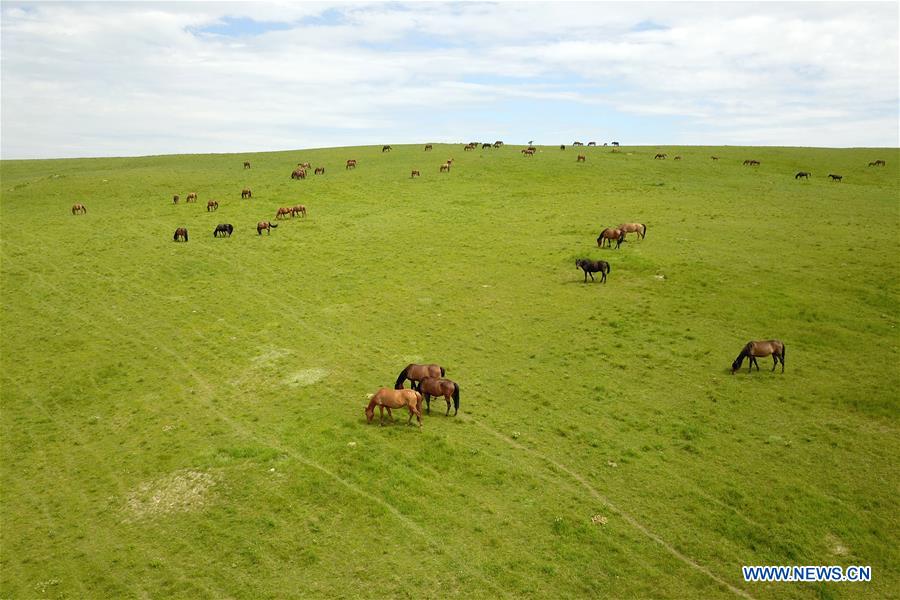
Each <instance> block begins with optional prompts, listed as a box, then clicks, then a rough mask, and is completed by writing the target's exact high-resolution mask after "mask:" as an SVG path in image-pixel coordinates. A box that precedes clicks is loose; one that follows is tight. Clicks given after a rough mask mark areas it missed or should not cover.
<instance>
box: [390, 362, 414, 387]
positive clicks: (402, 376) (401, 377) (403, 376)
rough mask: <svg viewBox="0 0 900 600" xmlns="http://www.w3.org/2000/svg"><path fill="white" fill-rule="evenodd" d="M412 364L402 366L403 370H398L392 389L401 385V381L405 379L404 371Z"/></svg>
mask: <svg viewBox="0 0 900 600" xmlns="http://www.w3.org/2000/svg"><path fill="white" fill-rule="evenodd" d="M411 366H412V363H410V364H408V365H406V366H405V367H403V370H402V371H400V375H398V376H397V382H396V383H395V384H394V389H395V390H399V389H400V388H402V387H403V382H404V381H405V380H406V373H407V371H409V368H410V367H411Z"/></svg>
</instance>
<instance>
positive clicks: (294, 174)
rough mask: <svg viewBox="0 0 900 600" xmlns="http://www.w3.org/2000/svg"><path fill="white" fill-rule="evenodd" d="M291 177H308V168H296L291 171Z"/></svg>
mask: <svg viewBox="0 0 900 600" xmlns="http://www.w3.org/2000/svg"><path fill="white" fill-rule="evenodd" d="M291 179H306V169H301V168H299V167H298V168H296V169H294V171H293V172H292V173H291Z"/></svg>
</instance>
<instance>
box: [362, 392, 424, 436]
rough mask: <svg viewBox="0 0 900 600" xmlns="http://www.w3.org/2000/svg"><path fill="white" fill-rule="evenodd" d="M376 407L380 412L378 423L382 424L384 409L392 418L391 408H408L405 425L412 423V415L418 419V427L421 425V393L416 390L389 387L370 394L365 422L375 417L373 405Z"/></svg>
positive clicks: (369, 421)
mask: <svg viewBox="0 0 900 600" xmlns="http://www.w3.org/2000/svg"><path fill="white" fill-rule="evenodd" d="M376 406H377V407H378V411H379V413H380V419H379V424H381V425H384V409H385V408H386V409H387V411H388V416H389V417H390V418H391V419H393V418H394V416H393V415H392V414H391V409H392V408H403V407H404V406H405V407H406V408H408V409H409V421H407V425H408V424H409V423H412V418H413V415H416V419H417V420H418V421H419V427H421V426H422V394H420V393H419V392H417V391H416V390H392V389H390V388H381V389H379V390H378V391H377V392H375V393H374V394H373V395H372V398H371V399H370V400H369V405H368V406H366V422H367V423H371V422H372V419H374V418H375V407H376Z"/></svg>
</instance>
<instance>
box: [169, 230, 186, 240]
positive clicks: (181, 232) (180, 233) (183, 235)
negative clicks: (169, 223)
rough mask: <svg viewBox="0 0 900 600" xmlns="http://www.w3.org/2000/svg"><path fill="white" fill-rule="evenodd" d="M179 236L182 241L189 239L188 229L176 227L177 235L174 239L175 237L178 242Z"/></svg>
mask: <svg viewBox="0 0 900 600" xmlns="http://www.w3.org/2000/svg"><path fill="white" fill-rule="evenodd" d="M179 238H181V241H182V242H186V241H188V234H187V229H185V228H184V227H179V228H178V229H176V230H175V237H174V238H172V239H174V240H175V241H176V242H177V241H178V239H179Z"/></svg>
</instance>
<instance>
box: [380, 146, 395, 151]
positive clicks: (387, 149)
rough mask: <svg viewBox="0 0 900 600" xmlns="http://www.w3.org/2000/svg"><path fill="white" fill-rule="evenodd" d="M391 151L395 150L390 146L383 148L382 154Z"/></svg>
mask: <svg viewBox="0 0 900 600" xmlns="http://www.w3.org/2000/svg"><path fill="white" fill-rule="evenodd" d="M391 150H393V148H391V147H390V146H382V147H381V151H382V152H390V151H391Z"/></svg>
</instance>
